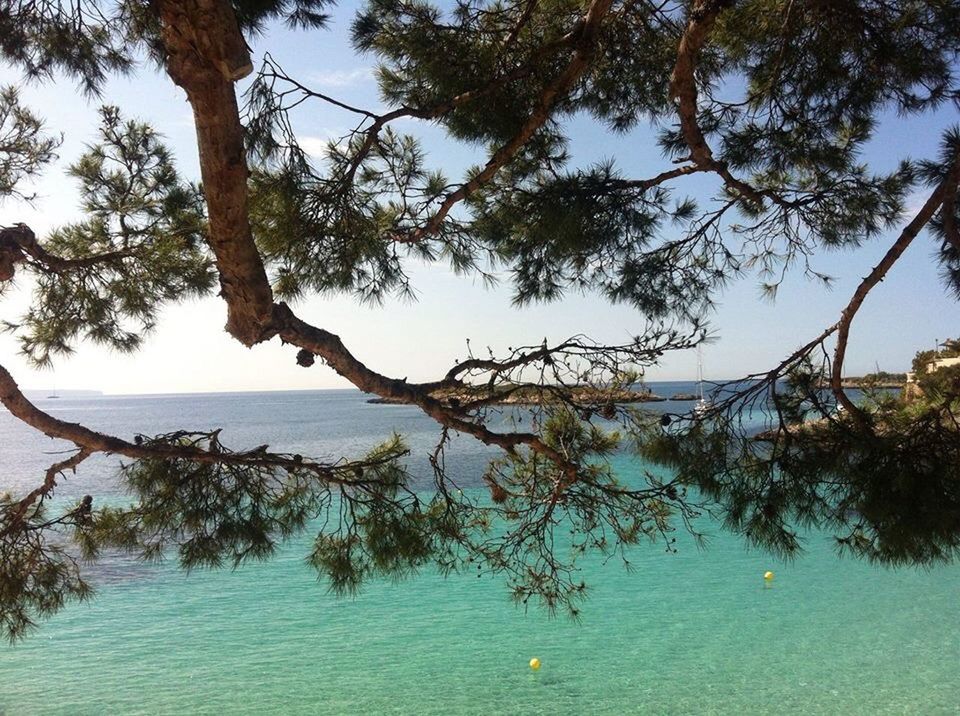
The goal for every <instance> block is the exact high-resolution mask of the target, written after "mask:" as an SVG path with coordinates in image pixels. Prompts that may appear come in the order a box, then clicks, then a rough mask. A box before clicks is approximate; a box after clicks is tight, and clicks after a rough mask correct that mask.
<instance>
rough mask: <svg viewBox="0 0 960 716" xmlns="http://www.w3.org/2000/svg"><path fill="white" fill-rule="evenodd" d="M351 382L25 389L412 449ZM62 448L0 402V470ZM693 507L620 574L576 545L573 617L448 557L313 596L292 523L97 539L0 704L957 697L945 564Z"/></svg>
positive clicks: (528, 703)
mask: <svg viewBox="0 0 960 716" xmlns="http://www.w3.org/2000/svg"><path fill="white" fill-rule="evenodd" d="M650 387H651V388H652V389H653V391H654V392H656V393H658V394H662V395H672V394H674V393H679V392H689V391H692V390H693V389H694V386H693V385H692V384H690V383H662V384H656V383H653V384H651V385H650ZM367 398H368V396H365V395H363V394H361V393H359V392H357V391H351V390H331V391H308V392H271V393H229V394H204V395H150V396H100V397H81V398H78V397H69V396H67V395H64V396H62V397H61V398H59V399H46V398H45V397H41V398H40V399H38V400H37V404H38V405H39V406H40V407H41V408H42V409H44V410H46V411H48V412H50V413H52V414H53V415H55V416H56V417H58V418H61V419H63V420H68V421H73V422H81V423H84V424H86V425H89V426H91V427H94V428H96V429H99V430H103V431H106V432H109V433H114V434H117V435H120V436H123V437H127V438H131V437H132V436H133V435H134V434H137V433H143V434H148V435H149V434H158V433H162V432H168V431H173V430H177V429H182V428H196V429H211V428H223V432H222V434H221V440H222V442H223V443H224V444H225V445H228V446H231V447H235V448H243V447H254V446H257V445H261V444H263V443H269V444H270V446H271V448H272V449H275V450H278V451H289V452H297V453H300V454H303V455H310V456H313V457H318V458H330V459H335V458H338V457H341V456H357V455H361V454H363V453H364V452H365V451H367V450H368V449H369V448H370V447H372V446H373V445H375V444H377V443H378V442H380V441H381V440H382V439H383V438H384V437H386V436H389V435H390V434H391V433H392V432H397V433H399V434H401V435H403V436H404V438H405V439H406V440H407V442H408V444H409V445H410V447H411V449H412V451H413V456H412V457H411V461H412V463H411V469H412V470H414V472H416V471H417V470H421V469H425V465H426V454H427V453H428V452H429V451H430V450H431V449H432V447H433V446H434V445H435V444H436V441H437V438H438V429H437V426H436V424H434V423H433V422H432V421H431V420H430V419H429V418H427V417H425V416H424V415H422V414H421V413H420V412H419V411H418V410H417V409H416V408H411V407H408V406H393V405H373V404H369V403H368V402H367ZM650 407H651V409H654V410H683V409H688V408H689V407H691V405H690V404H675V403H672V402H667V403H658V404H651V406H650ZM66 447H67V446H65V445H64V444H63V443H59V442H56V441H53V440H51V439H49V438H46V437H44V436H43V435H41V434H39V433H37V432H35V431H32V430H31V429H30V428H27V427H26V426H24V425H22V424H20V423H19V422H17V421H16V420H15V419H14V418H13V417H12V416H10V415H9V414H7V413H4V412H0V490H11V491H13V492H22V491H25V490H27V489H30V488H31V487H33V486H35V485H36V484H37V483H38V482H39V481H40V480H41V479H42V475H43V471H44V470H45V469H46V467H48V466H49V465H50V464H52V463H53V462H55V461H56V460H58V459H62V457H60V456H62V451H63V450H64V449H65V448H66ZM491 456H492V453H491V451H490V450H489V449H488V448H485V447H484V446H482V445H480V444H479V443H477V442H476V441H474V440H472V439H470V438H457V439H455V440H454V442H453V444H452V446H451V448H450V450H449V452H448V458H447V463H448V468H449V471H450V474H451V475H452V476H453V478H454V479H456V480H457V481H458V484H459V485H461V486H462V487H463V489H465V490H479V489H482V488H481V487H480V484H479V479H478V478H479V475H480V473H481V472H482V469H483V466H484V464H485V463H486V461H487V460H488V459H489V458H490V457H491ZM615 462H616V467H617V470H618V471H619V472H621V473H622V474H623V475H624V476H625V477H627V478H629V476H630V475H631V474H636V473H638V472H639V471H641V470H644V469H645V468H647V467H649V466H645V465H643V464H642V463H641V462H640V461H639V460H637V458H635V457H633V456H631V455H629V454H623V455H618V456H617V457H616V458H615ZM117 464H118V458H116V457H96V458H95V459H91V460H89V461H88V462H86V463H84V464H83V465H82V466H81V468H80V469H79V470H78V472H77V474H76V475H72V474H71V475H69V476H68V479H67V480H66V481H65V482H63V483H62V484H61V485H60V487H59V488H58V490H57V494H56V499H58V500H63V501H65V502H66V501H75V500H77V499H78V498H79V497H80V496H82V495H84V494H87V493H89V494H92V495H94V496H95V499H96V500H97V501H102V502H106V503H109V502H111V501H112V502H113V503H116V502H118V501H119V502H122V501H123V500H125V499H128V498H126V497H125V495H124V493H123V490H122V487H121V486H120V485H119V484H118V482H117V480H116V466H117ZM698 527H699V529H701V530H702V531H704V532H706V533H707V535H708V540H707V544H706V545H705V546H702V547H701V546H698V545H697V544H696V543H695V542H694V541H693V540H692V539H691V538H689V537H687V536H686V535H685V533H683V532H679V533H678V534H677V542H676V544H675V545H674V546H675V547H676V548H677V551H676V552H675V553H674V552H669V553H668V552H667V551H665V550H664V548H663V545H661V544H641V545H638V546H637V547H635V548H633V549H632V551H631V553H630V561H631V564H632V569H630V570H626V569H624V567H623V565H622V563H621V562H619V561H617V560H609V561H604V560H601V559H599V558H591V559H587V560H586V561H585V562H584V564H583V578H584V580H585V581H586V582H587V584H588V585H589V587H590V590H589V596H588V598H587V600H586V601H585V602H584V604H583V608H582V613H581V617H580V619H579V621H573V620H571V619H570V618H569V617H566V616H563V615H559V616H555V617H551V616H550V615H549V614H547V613H546V612H544V611H542V610H540V609H538V608H535V607H531V608H529V609H524V608H518V607H517V606H515V605H514V604H513V603H512V602H511V601H510V600H509V598H508V592H507V588H506V585H505V584H504V582H503V580H502V578H499V577H496V576H488V575H481V576H480V577H479V578H478V577H477V576H476V574H470V573H467V574H455V575H451V576H447V577H443V576H441V575H439V574H438V573H436V572H434V571H432V570H429V569H427V570H424V571H423V572H422V573H420V574H418V575H415V576H413V577H411V578H409V579H407V580H405V581H400V582H397V581H394V580H390V579H383V580H375V581H372V582H370V583H369V584H367V585H366V587H365V588H364V589H363V591H362V592H361V593H360V594H358V595H357V596H355V597H347V598H341V597H336V596H334V595H332V594H330V593H329V591H328V589H327V586H326V585H325V584H324V583H323V582H322V581H318V580H317V576H316V573H315V572H314V571H313V570H312V569H311V568H310V567H309V566H307V565H306V564H305V562H304V557H305V555H306V554H307V552H308V550H309V543H310V541H311V539H310V536H309V535H304V536H303V537H299V538H297V539H295V540H293V541H291V542H290V543H289V544H287V545H285V546H284V548H283V549H282V551H281V554H280V555H279V556H278V557H277V558H275V559H273V560H271V561H269V562H264V563H256V564H251V565H247V566H243V567H241V568H239V569H237V570H229V569H225V570H219V571H206V570H199V571H193V572H190V573H184V572H182V571H180V570H179V569H178V568H177V567H176V564H175V563H173V562H167V563H163V564H159V565H154V564H143V563H139V562H135V561H131V559H130V558H129V557H124V556H110V557H108V558H107V559H106V560H104V561H103V562H101V563H98V564H97V565H90V566H89V567H87V571H88V574H89V576H90V579H91V581H92V582H93V584H94V585H95V587H96V590H97V593H96V596H95V598H94V599H93V600H92V601H89V602H85V603H80V604H70V605H69V606H68V607H66V608H65V609H64V610H63V611H61V612H60V613H58V614H56V615H55V616H53V617H52V618H50V619H49V620H47V621H44V622H43V623H41V625H40V627H39V628H38V629H37V630H36V631H35V632H33V633H32V634H30V636H28V637H27V639H26V640H24V641H21V642H18V643H16V644H7V643H3V644H0V714H3V715H4V716H14V715H18V716H19V715H21V714H23V715H27V714H44V715H47V714H68V715H71V716H78V715H83V714H91V715H100V714H110V715H112V714H444V715H447V714H484V715H493V714H550V715H557V714H588V715H589V714H617V715H622V714H844V715H849V714H924V715H931V714H960V567H958V566H938V567H934V568H929V569H922V568H897V569H892V568H885V567H879V566H875V565H871V564H867V563H865V562H862V561H858V560H855V559H852V558H849V557H846V558H841V557H839V556H838V555H837V554H836V551H835V549H834V547H833V544H832V542H831V539H830V536H829V535H826V534H819V533H810V534H807V535H806V536H805V550H804V553H803V554H802V555H801V556H800V557H798V558H797V559H795V560H793V561H791V562H783V561H780V560H778V559H775V558H773V557H771V556H770V555H769V554H767V553H765V552H763V551H758V550H751V549H748V548H747V546H746V545H745V544H744V542H743V540H742V539H741V538H740V537H738V536H736V535H733V534H729V533H727V532H725V531H723V530H722V529H721V528H720V525H719V524H718V523H717V522H715V521H713V520H712V519H711V518H710V517H709V516H704V517H702V518H701V519H700V522H699V524H698ZM767 571H772V572H773V573H774V575H775V576H774V578H773V579H772V580H769V581H768V580H765V579H764V573H765V572H767ZM533 658H536V659H539V660H540V663H541V668H540V669H539V670H536V671H535V670H533V669H532V668H531V667H530V666H529V662H530V660H531V659H533Z"/></svg>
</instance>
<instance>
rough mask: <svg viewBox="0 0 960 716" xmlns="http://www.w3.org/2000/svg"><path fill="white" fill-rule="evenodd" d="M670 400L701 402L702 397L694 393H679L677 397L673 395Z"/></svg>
mask: <svg viewBox="0 0 960 716" xmlns="http://www.w3.org/2000/svg"><path fill="white" fill-rule="evenodd" d="M670 400H700V396H699V395H695V394H694V393H677V394H676V395H671V396H670Z"/></svg>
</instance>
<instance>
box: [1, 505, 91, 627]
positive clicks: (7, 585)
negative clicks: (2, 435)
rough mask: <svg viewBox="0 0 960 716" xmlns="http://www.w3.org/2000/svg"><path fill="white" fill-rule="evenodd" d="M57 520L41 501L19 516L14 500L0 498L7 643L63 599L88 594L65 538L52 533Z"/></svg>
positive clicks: (55, 608)
mask: <svg viewBox="0 0 960 716" xmlns="http://www.w3.org/2000/svg"><path fill="white" fill-rule="evenodd" d="M59 521H60V520H58V519H57V518H54V517H51V516H50V515H49V514H48V511H47V510H46V509H45V508H44V506H43V504H42V503H40V504H39V505H35V506H33V507H31V508H30V509H28V510H27V511H26V513H25V514H22V515H21V514H20V510H19V504H18V503H17V502H16V501H15V500H14V499H13V497H12V496H11V495H10V494H9V493H2V494H0V634H3V635H4V636H5V637H6V638H8V639H9V640H10V641H11V642H12V641H17V640H19V639H22V638H23V637H24V636H26V634H27V633H28V632H29V631H30V630H31V629H33V628H35V627H36V626H37V623H38V622H39V621H40V620H42V619H45V618H47V617H49V616H50V615H52V614H54V613H55V612H57V611H59V610H60V609H62V608H63V606H64V605H65V604H66V603H67V602H68V601H71V600H84V599H87V598H89V597H90V596H91V595H92V593H93V590H92V588H91V587H90V585H89V584H88V583H87V582H86V581H84V580H83V578H82V577H81V575H80V566H79V564H78V562H77V559H76V557H75V555H74V554H73V553H72V550H70V549H69V547H68V538H67V535H66V534H65V533H64V532H62V531H59V532H58V531H55V530H54V529H51V527H52V526H53V525H55V524H56V523H58V522H59Z"/></svg>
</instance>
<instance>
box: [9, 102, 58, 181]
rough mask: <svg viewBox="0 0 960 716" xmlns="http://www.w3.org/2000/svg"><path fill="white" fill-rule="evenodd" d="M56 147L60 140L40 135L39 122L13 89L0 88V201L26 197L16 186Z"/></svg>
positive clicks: (50, 156)
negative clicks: (7, 198)
mask: <svg viewBox="0 0 960 716" xmlns="http://www.w3.org/2000/svg"><path fill="white" fill-rule="evenodd" d="M59 146H60V139H59V138H58V137H51V136H48V135H46V134H45V133H44V130H43V122H42V121H41V120H40V119H39V118H38V117H37V116H36V115H34V114H33V113H32V112H31V111H30V110H29V109H27V108H26V107H25V106H24V105H23V104H22V103H21V102H20V95H19V93H18V92H17V89H16V88H15V87H4V88H2V89H0V199H3V198H5V197H9V196H14V197H21V198H29V197H26V195H25V194H23V192H22V191H21V190H19V189H18V187H17V185H18V184H20V183H21V182H22V181H25V180H30V179H33V178H35V177H36V176H38V175H39V174H40V171H41V170H42V169H43V167H44V165H46V164H48V163H50V162H51V161H53V159H55V158H56V155H55V154H54V152H55V151H56V149H57V147H59Z"/></svg>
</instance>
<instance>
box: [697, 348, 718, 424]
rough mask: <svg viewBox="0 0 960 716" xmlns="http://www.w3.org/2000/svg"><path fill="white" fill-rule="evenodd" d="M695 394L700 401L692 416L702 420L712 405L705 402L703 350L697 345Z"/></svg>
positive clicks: (707, 401)
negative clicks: (697, 394)
mask: <svg viewBox="0 0 960 716" xmlns="http://www.w3.org/2000/svg"><path fill="white" fill-rule="evenodd" d="M697 392H698V393H699V395H700V400H698V401H697V404H696V405H695V406H694V408H693V414H694V416H696V417H697V418H702V417H704V416H705V415H706V414H707V413H708V412H710V408H712V407H713V403H711V402H710V401H709V400H707V399H706V397H705V396H704V394H703V349H702V348H701V347H700V346H699V345H697Z"/></svg>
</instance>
